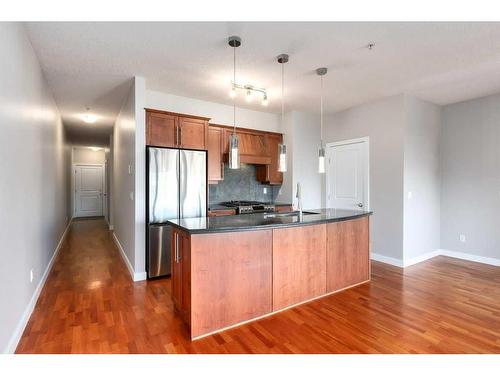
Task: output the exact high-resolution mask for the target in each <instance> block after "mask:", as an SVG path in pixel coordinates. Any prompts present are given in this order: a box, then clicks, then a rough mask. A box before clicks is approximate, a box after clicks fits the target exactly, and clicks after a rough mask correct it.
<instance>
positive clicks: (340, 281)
mask: <svg viewBox="0 0 500 375" xmlns="http://www.w3.org/2000/svg"><path fill="white" fill-rule="evenodd" d="M368 241H369V221H368V217H363V218H360V219H356V220H348V221H341V222H337V223H329V224H327V251H326V254H327V258H326V259H327V292H329V293H330V292H334V291H336V290H340V289H343V288H346V287H348V286H352V285H355V284H359V283H362V282H363V281H367V280H369V279H370V252H369V243H368Z"/></svg>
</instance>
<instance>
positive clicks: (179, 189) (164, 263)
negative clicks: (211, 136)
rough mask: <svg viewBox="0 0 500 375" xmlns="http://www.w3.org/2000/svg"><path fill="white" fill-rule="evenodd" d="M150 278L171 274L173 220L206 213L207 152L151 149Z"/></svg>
mask: <svg viewBox="0 0 500 375" xmlns="http://www.w3.org/2000/svg"><path fill="white" fill-rule="evenodd" d="M147 164H148V175H147V184H148V186H147V192H148V194H147V211H148V212H147V217H148V233H147V234H148V238H147V254H146V256H147V259H146V264H147V271H148V277H149V278H152V277H159V276H166V275H170V273H171V264H172V251H171V243H170V237H171V229H170V227H169V226H168V225H166V224H165V223H166V222H167V220H169V219H179V218H189V217H199V216H206V213H207V153H206V151H192V150H179V149H171V148H158V147H148V148H147Z"/></svg>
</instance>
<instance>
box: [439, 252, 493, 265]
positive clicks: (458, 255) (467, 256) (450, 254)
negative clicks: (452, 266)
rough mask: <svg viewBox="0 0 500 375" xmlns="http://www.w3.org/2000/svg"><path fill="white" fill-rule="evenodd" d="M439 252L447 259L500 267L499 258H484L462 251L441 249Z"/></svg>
mask: <svg viewBox="0 0 500 375" xmlns="http://www.w3.org/2000/svg"><path fill="white" fill-rule="evenodd" d="M439 252H440V254H439V255H444V256H447V257H452V258H458V259H463V260H469V261H471V262H478V263H484V264H490V265H492V266H500V259H498V258H489V257H483V256H479V255H473V254H468V253H462V252H460V251H452V250H445V249H440V250H439Z"/></svg>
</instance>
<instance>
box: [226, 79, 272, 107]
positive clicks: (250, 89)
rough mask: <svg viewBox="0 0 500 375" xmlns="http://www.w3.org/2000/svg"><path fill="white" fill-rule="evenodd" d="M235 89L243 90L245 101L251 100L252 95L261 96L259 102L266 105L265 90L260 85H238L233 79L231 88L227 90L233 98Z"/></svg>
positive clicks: (235, 93)
mask: <svg viewBox="0 0 500 375" xmlns="http://www.w3.org/2000/svg"><path fill="white" fill-rule="evenodd" d="M237 89H239V90H245V99H246V101H247V102H251V101H252V100H253V98H254V96H259V95H260V96H261V97H262V101H261V104H262V105H263V106H267V105H268V104H269V99H268V97H267V90H266V89H263V88H260V87H255V86H252V85H240V84H238V83H236V82H235V81H232V82H231V90H230V91H229V96H230V97H231V98H233V99H234V98H235V97H236V96H237V91H236V90H237Z"/></svg>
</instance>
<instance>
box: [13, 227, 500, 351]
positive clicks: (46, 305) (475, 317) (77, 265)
mask: <svg viewBox="0 0 500 375" xmlns="http://www.w3.org/2000/svg"><path fill="white" fill-rule="evenodd" d="M17 353H500V268H499V267H494V266H488V265H483V264H479V263H473V262H467V261H462V260H457V259H453V258H447V257H437V258H434V259H431V260H429V261H427V262H424V263H420V264H418V265H415V266H412V267H409V268H407V269H405V270H402V269H399V268H396V267H392V266H389V265H385V264H383V263H378V262H373V263H372V281H371V283H369V284H364V285H361V286H359V287H356V288H353V289H350V290H346V291H343V292H340V293H338V294H335V295H331V296H328V297H325V298H322V299H319V300H316V301H313V302H311V303H308V304H305V305H302V306H298V307H295V308H293V309H290V310H287V311H284V312H282V313H279V314H276V315H273V316H270V317H268V318H264V319H262V320H259V321H255V322H252V323H249V324H246V325H243V326H240V327H237V328H234V329H231V330H228V331H225V332H222V333H219V334H215V335H212V336H209V337H207V338H204V339H200V340H198V341H194V342H191V341H190V340H189V337H188V333H187V330H186V329H185V328H184V326H183V323H182V321H181V319H180V318H178V317H177V316H176V315H175V314H174V312H173V304H172V301H171V298H170V280H169V279H162V280H155V281H143V282H137V283H133V282H132V281H131V279H130V275H129V273H128V271H127V269H126V267H125V264H124V263H123V261H122V259H121V257H120V254H119V253H118V250H117V249H116V247H115V245H114V243H113V240H112V238H111V235H110V232H108V231H107V230H106V225H105V223H104V221H103V220H81V221H75V222H74V223H73V224H72V226H71V229H70V231H69V233H68V235H67V237H66V240H65V243H64V245H63V248H62V249H61V251H60V254H59V255H58V257H57V260H56V262H55V265H54V268H53V269H52V272H51V273H50V275H49V278H48V280H47V282H46V285H45V287H44V289H43V291H42V294H41V296H40V299H39V301H38V303H37V306H36V308H35V311H34V312H33V315H32V316H31V319H30V321H29V323H28V325H27V327H26V330H25V332H24V334H23V337H22V338H21V341H20V343H19V345H18V347H17Z"/></svg>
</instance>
